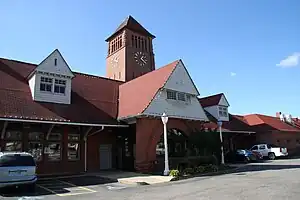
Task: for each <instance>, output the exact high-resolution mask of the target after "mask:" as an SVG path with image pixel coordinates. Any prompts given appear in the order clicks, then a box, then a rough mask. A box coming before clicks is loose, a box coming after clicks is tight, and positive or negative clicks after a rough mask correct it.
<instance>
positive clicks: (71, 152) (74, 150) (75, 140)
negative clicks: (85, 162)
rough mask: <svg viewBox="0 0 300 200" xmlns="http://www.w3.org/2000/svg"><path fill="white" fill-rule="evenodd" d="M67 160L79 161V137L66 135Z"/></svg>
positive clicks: (77, 135)
mask: <svg viewBox="0 0 300 200" xmlns="http://www.w3.org/2000/svg"><path fill="white" fill-rule="evenodd" d="M68 140H69V142H68V160H79V159H80V148H79V147H80V144H79V142H80V135H79V134H69V135H68Z"/></svg>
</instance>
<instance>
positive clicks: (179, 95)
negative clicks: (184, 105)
mask: <svg viewBox="0 0 300 200" xmlns="http://www.w3.org/2000/svg"><path fill="white" fill-rule="evenodd" d="M167 99H169V100H177V101H182V102H191V95H189V94H186V93H184V92H176V91H174V90H167Z"/></svg>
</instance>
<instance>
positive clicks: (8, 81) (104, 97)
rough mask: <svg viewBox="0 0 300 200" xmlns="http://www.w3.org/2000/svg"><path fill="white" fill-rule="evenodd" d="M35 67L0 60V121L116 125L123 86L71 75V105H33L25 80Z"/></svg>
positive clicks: (100, 78)
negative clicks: (119, 97)
mask: <svg viewBox="0 0 300 200" xmlns="http://www.w3.org/2000/svg"><path fill="white" fill-rule="evenodd" d="M36 67H37V65H35V64H30V63H25V62H19V61H13V60H8V59H3V58H0V97H1V98H0V118H22V119H34V120H47V121H66V122H74V123H93V124H118V122H117V120H116V117H117V112H118V103H117V99H118V89H119V85H120V84H122V82H118V81H114V80H110V79H106V78H102V77H97V76H92V75H85V74H82V73H76V72H75V73H74V74H75V77H74V78H73V79H72V94H71V95H72V98H71V102H72V103H71V104H70V105H64V104H55V103H44V102H36V101H33V99H32V96H31V91H30V88H29V85H28V81H27V79H26V77H27V76H28V75H29V74H30V72H32V71H33V70H34V69H35V68H36Z"/></svg>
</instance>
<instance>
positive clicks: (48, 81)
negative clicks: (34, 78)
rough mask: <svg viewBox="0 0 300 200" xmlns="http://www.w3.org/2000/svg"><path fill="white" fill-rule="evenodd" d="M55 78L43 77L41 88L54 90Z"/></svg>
mask: <svg viewBox="0 0 300 200" xmlns="http://www.w3.org/2000/svg"><path fill="white" fill-rule="evenodd" d="M52 84H53V79H52V78H47V77H43V76H42V77H41V83H40V90H41V91H44V92H52Z"/></svg>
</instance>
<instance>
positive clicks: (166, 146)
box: [161, 113, 170, 176]
mask: <svg viewBox="0 0 300 200" xmlns="http://www.w3.org/2000/svg"><path fill="white" fill-rule="evenodd" d="M168 119H169V117H168V116H167V115H166V113H163V115H162V116H161V121H162V123H163V125H164V146H165V170H164V175H165V176H167V175H169V171H170V170H169V156H168V138H167V123H168Z"/></svg>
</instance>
